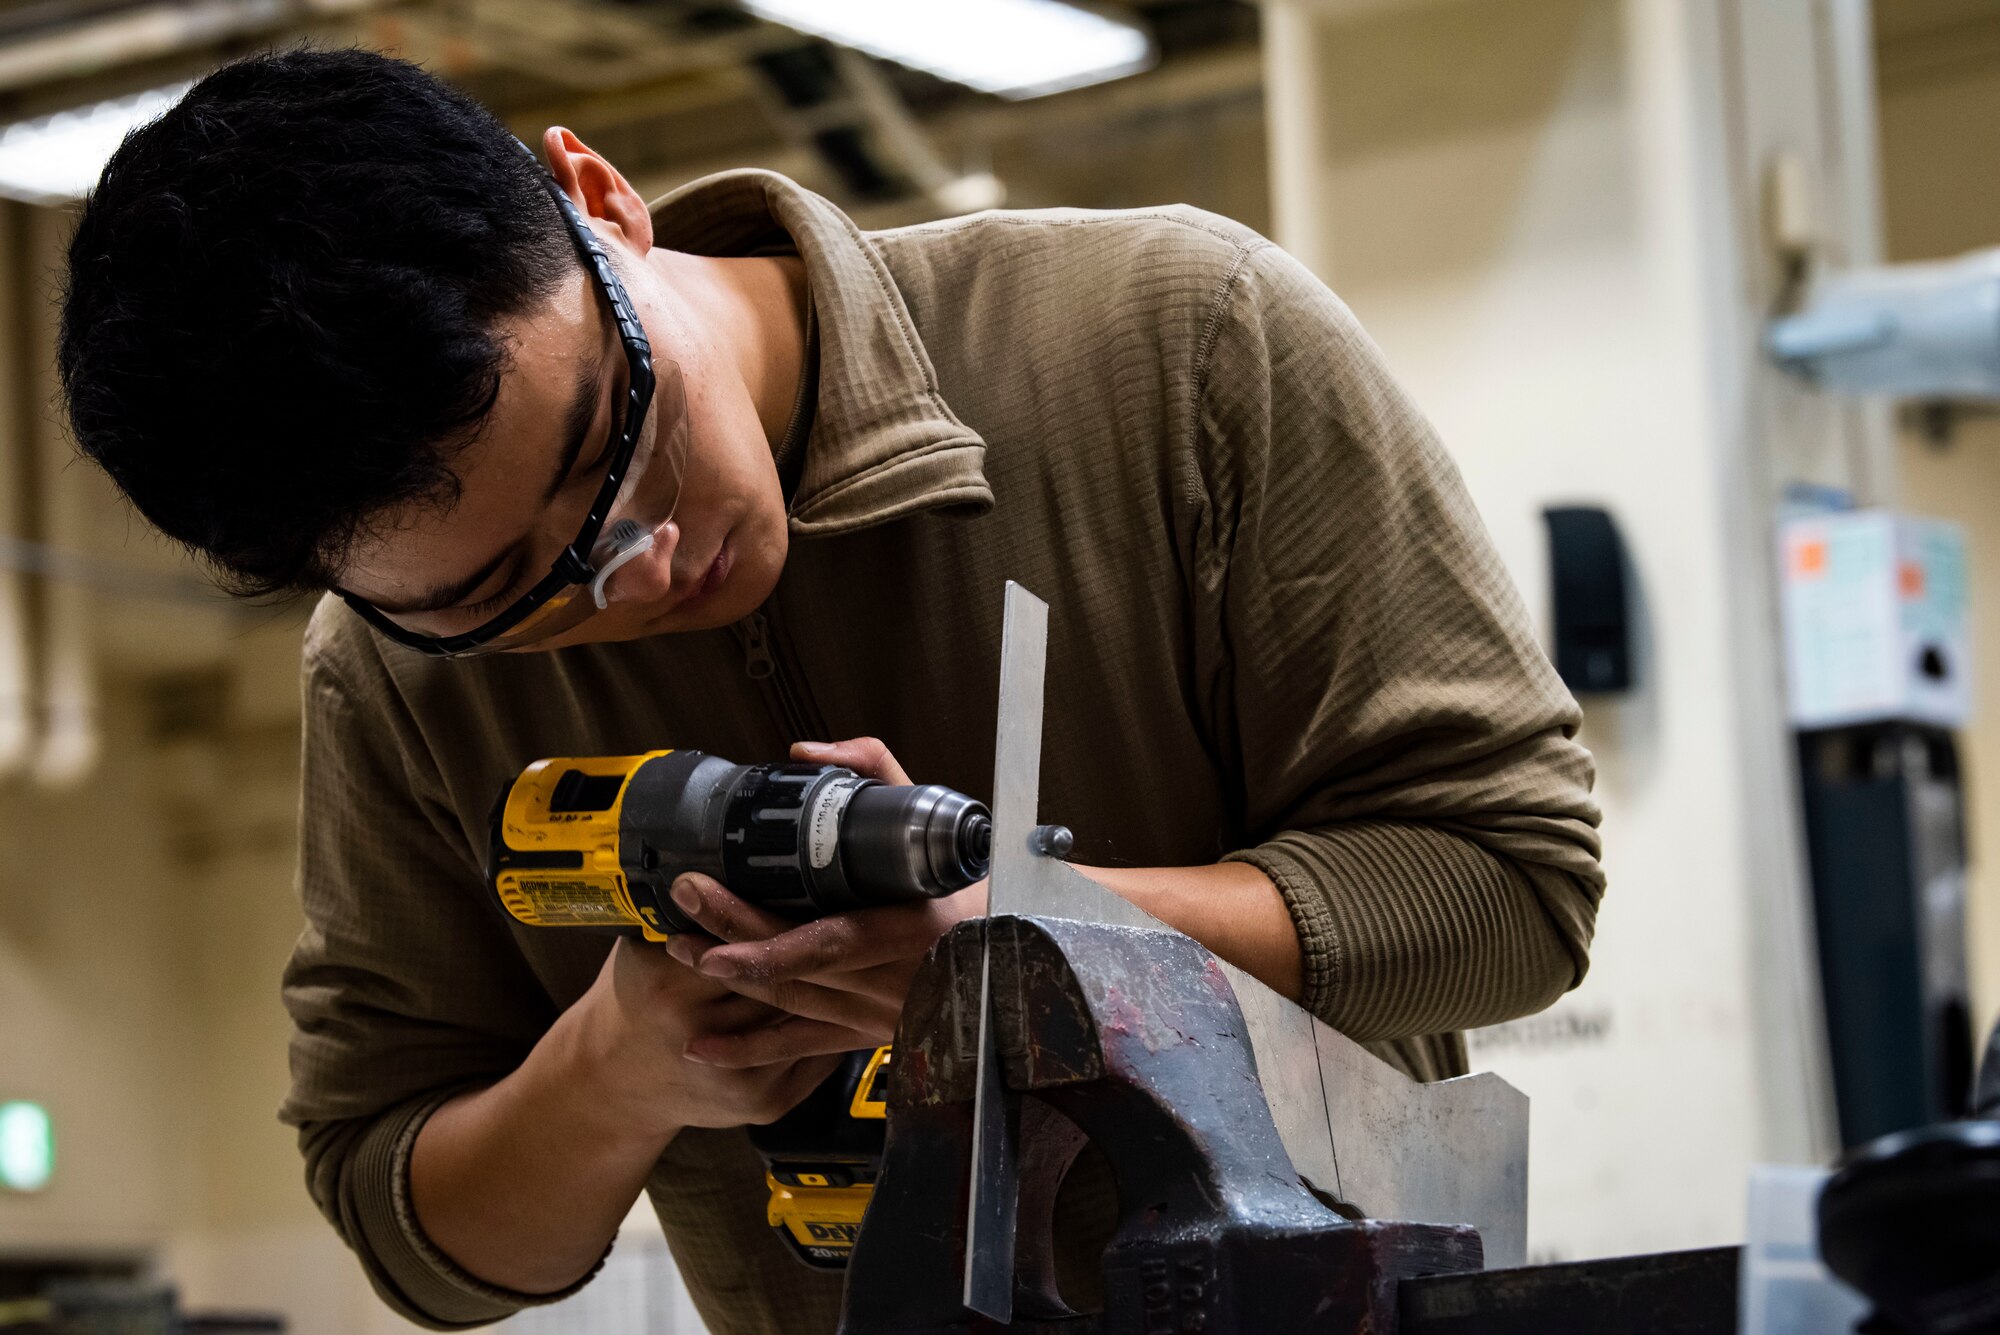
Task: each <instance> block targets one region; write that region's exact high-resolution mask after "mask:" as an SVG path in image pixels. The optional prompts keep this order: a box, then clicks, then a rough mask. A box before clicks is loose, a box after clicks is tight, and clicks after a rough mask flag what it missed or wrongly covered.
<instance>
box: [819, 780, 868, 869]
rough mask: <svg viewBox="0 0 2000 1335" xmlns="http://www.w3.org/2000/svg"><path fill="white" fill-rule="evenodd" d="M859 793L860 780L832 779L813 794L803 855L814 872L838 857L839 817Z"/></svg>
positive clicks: (825, 866) (828, 865)
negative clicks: (809, 860) (810, 860)
mask: <svg viewBox="0 0 2000 1335" xmlns="http://www.w3.org/2000/svg"><path fill="white" fill-rule="evenodd" d="M860 791H861V780H860V779H835V780H834V781H833V782H831V783H829V784H827V785H826V786H825V787H824V788H821V789H820V790H819V791H818V792H817V793H814V794H813V798H812V810H811V811H810V812H808V813H806V856H807V857H809V858H811V859H812V865H813V867H814V869H815V870H823V869H825V868H827V867H831V866H832V865H833V860H834V858H836V857H837V856H839V854H840V817H841V814H842V813H843V812H845V811H846V810H847V804H848V802H850V801H851V800H853V797H854V795H855V794H856V793H857V792H860Z"/></svg>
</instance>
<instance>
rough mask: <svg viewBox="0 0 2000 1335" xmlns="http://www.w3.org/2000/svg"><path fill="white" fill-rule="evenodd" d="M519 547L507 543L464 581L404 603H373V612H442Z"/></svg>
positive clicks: (518, 543) (444, 585) (456, 602)
mask: <svg viewBox="0 0 2000 1335" xmlns="http://www.w3.org/2000/svg"><path fill="white" fill-rule="evenodd" d="M520 545H521V544H520V541H519V540H518V539H517V540H516V541H514V542H510V543H508V544H507V545H506V546H505V547H502V548H501V549H500V550H499V551H497V552H495V553H494V554H493V559H492V560H490V561H488V562H486V563H485V564H484V565H482V566H480V567H479V569H477V570H475V571H473V572H472V573H471V574H470V575H467V576H466V577H465V578H464V579H460V580H453V581H452V582H451V583H449V584H440V585H438V586H437V587H436V588H434V589H431V590H430V591H429V592H427V593H425V594H423V595H421V596H420V597H416V598H412V599H411V600H410V601H409V602H406V603H375V604H374V607H375V610H376V611H378V612H387V613H389V614H390V615H392V616H394V615H399V614H402V613H405V612H442V611H444V610H445V609H446V608H448V607H453V606H456V605H457V604H459V603H462V602H464V601H465V599H466V597H467V596H468V595H470V594H471V592H472V591H473V590H474V589H476V588H478V587H479V586H480V585H482V584H484V583H485V582H486V581H487V580H488V579H489V578H491V577H492V574H493V572H494V571H496V570H498V569H499V568H500V567H501V565H502V564H504V563H505V562H506V560H507V558H508V557H510V556H512V555H514V553H515V551H516V550H518V549H519V547H520Z"/></svg>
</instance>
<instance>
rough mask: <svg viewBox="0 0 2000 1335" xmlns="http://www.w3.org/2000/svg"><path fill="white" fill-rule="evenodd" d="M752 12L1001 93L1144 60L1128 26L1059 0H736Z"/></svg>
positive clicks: (1071, 83)
mask: <svg viewBox="0 0 2000 1335" xmlns="http://www.w3.org/2000/svg"><path fill="white" fill-rule="evenodd" d="M743 6H744V8H746V9H748V10H749V11H750V12H751V13H753V14H755V15H757V16H758V17H759V18H762V19H768V20H770V21H771V22H773V23H781V24H783V25H784V26H785V27H787V28H794V29H796V30H798V31H799V32H803V33H810V34H812V35H813V36H815V37H824V38H825V39H826V40H828V41H830V42H835V43H838V44H839V45H841V46H851V47H853V48H854V49H855V50H857V51H865V52H866V53H868V54H869V55H871V56H878V57H880V58H881V59H883V60H890V61H894V62H895V63H896V64H898V65H904V66H908V67H909V68H911V69H918V70H923V71H924V72H926V73H928V74H935V75H936V76H937V77H938V78H940V79H948V80H950V81H951V82H952V83H958V84H964V85H965V86H966V87H968V88H972V89H976V90H978V91H979V92H982V93H992V94H994V95H995V96H998V97H1005V98H1025V97H1040V96H1042V95H1044V94H1046V93H1060V92H1063V91H1065V90H1067V89H1070V88H1082V87H1084V86H1086V85H1088V84H1093V83H1102V82H1104V81H1105V80H1107V79H1117V78H1122V77H1124V76H1125V75H1128V74H1137V73H1138V72H1139V71H1141V70H1143V69H1147V68H1149V67H1150V66H1151V65H1152V64H1153V61H1154V51H1153V43H1152V40H1151V39H1150V38H1149V37H1148V36H1147V35H1146V33H1145V32H1144V31H1143V30H1142V29H1140V28H1138V27H1135V26H1134V25H1132V24H1130V23H1126V22H1122V21H1120V20H1118V19H1114V18H1110V17H1108V16H1106V15H1104V14H1099V13H1095V12H1093V11H1091V10H1087V9H1080V8H1078V7H1077V6H1075V5H1070V4H1064V3H1062V0H743Z"/></svg>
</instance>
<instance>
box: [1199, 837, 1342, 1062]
mask: <svg viewBox="0 0 2000 1335" xmlns="http://www.w3.org/2000/svg"><path fill="white" fill-rule="evenodd" d="M1284 838H1285V836H1283V835H1280V836H1279V837H1278V838H1277V839H1274V840H1272V841H1271V842H1270V843H1267V844H1259V845H1258V846H1257V847H1255V848H1245V849H1242V850H1239V851H1238V852H1234V853H1230V854H1228V855H1226V856H1225V857H1224V858H1223V859H1222V860H1223V861H1224V862H1244V863H1248V864H1249V865H1250V866H1252V867H1255V868H1256V869H1257V870H1258V871H1261V872H1263V873H1264V874H1265V875H1266V876H1268V877H1270V878H1271V883H1272V884H1273V885H1275V886H1277V887H1278V893H1279V894H1280V895H1282V896H1284V900H1285V907H1286V908H1287V909H1288V910H1290V912H1291V915H1292V926H1293V927H1294V928H1296V929H1297V930H1298V934H1299V950H1300V953H1301V955H1302V956H1303V957H1304V961H1305V974H1304V984H1303V987H1304V991H1303V993H1302V995H1301V996H1300V997H1299V1004H1300V1005H1301V1006H1303V1007H1305V1008H1306V1009H1307V1010H1308V1011H1311V1012H1312V1013H1313V1014H1314V1015H1317V1016H1319V1017H1320V1018H1321V1019H1324V1020H1327V1022H1328V1023H1329V1024H1331V1023H1332V1020H1331V1019H1329V1018H1328V1017H1330V1016H1331V1015H1332V1014H1333V1013H1334V1005H1333V1003H1334V999H1335V997H1336V996H1337V995H1338V993H1339V989H1340V979H1341V974H1342V970H1341V967H1340V930H1339V928H1338V926H1337V924H1336V923H1335V921H1334V916H1333V908H1332V904H1331V902H1330V900H1329V896H1328V895H1327V893H1326V891H1325V890H1324V889H1322V888H1321V887H1320V884H1319V882H1318V881H1317V880H1315V879H1314V878H1313V876H1312V874H1311V872H1310V871H1309V870H1308V868H1307V867H1306V866H1305V865H1304V863H1303V862H1302V860H1301V859H1300V857H1299V856H1298V855H1297V854H1296V853H1295V852H1293V851H1291V850H1289V849H1287V848H1286V847H1285V845H1284Z"/></svg>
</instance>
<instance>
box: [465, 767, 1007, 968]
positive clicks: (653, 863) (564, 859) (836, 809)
mask: <svg viewBox="0 0 2000 1335" xmlns="http://www.w3.org/2000/svg"><path fill="white" fill-rule="evenodd" d="M992 849H993V823H992V818H991V817H990V816H989V815H988V813H987V810H986V807H985V806H984V805H983V804H981V803H979V802H976V801H974V800H973V799H971V798H969V797H967V796H966V795H965V794H963V793H960V792H956V791H954V790H952V789H950V788H945V787H941V786H939V785H936V784H927V785H923V786H917V787H907V786H906V787H891V786H889V785H886V784H882V783H878V782H876V781H875V780H873V779H865V778H863V777H861V776H860V775H859V774H856V773H855V772H854V771H853V770H849V769H843V768H840V767H838V766H832V765H735V764H731V763H730V762H729V761H726V760H723V759H720V758H719V757H716V756H711V755H706V754H704V753H702V752H700V751H655V752H651V753H649V754H647V755H643V756H611V757H594V758H587V759H556V760H542V761H537V762H535V763H534V764H533V765H530V766H529V767H528V768H527V769H526V770H524V771H523V772H522V774H521V776H520V777H519V778H518V779H516V780H515V781H514V783H513V784H512V785H510V786H509V788H508V791H507V793H506V795H505V796H504V797H503V799H502V801H501V804H500V807H499V808H498V809H497V810H496V812H495V821H494V830H493V842H492V856H491V865H490V867H489V873H490V876H491V879H492V882H493V885H494V888H495V890H496V891H497V892H498V893H499V896H500V899H501V902H502V903H503V904H504V905H505V906H506V908H507V911H508V912H509V913H511V914H513V916H514V917H515V918H517V919H519V920H520V921H522V922H525V923H529V924H531V925H595V926H614V927H639V928H641V929H642V930H643V931H644V933H645V935H647V936H649V937H654V938H661V937H665V936H669V935H672V934H673V933H676V932H686V931H695V930H698V929H697V928H696V927H695V925H694V924H693V923H692V922H690V921H688V920H687V919H686V918H685V917H684V916H683V915H682V914H681V912H680V911H679V909H677V908H676V907H675V906H674V902H673V899H672V898H671V895H670V893H669V892H670V890H671V888H672V885H673V882H674V879H675V878H676V877H678V876H680V875H681V874H682V873H684V872H690V871H694V872H702V873H705V874H707V875H709V876H713V877H714V878H715V879H717V880H719V881H721V882H722V883H723V884H724V885H726V886H728V887H729V888H730V890H731V891H733V892H734V893H735V894H736V895H738V896H739V897H741V898H743V899H745V900H748V901H750V902H751V903H754V904H757V905H758V906H760V907H762V908H765V909H768V910H770V911H771V912H774V913H778V914H781V915H783V916H786V917H790V918H796V919H800V920H804V919H808V918H816V917H819V916H821V915H823V914H827V913H837V912H840V911H842V910H845V909H853V908H860V907H863V906H865V905H869V904H890V903H897V902H901V901H907V900H916V899H928V898H935V897H938V896H941V895H948V894H950V893H952V892H953V891H955V890H961V889H963V888H964V887H966V886H968V885H970V884H972V883H973V882H974V881H976V880H978V879H979V878H980V877H982V876H984V875H986V872H987V868H988V866H989V865H990V864H991V860H992Z"/></svg>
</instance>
